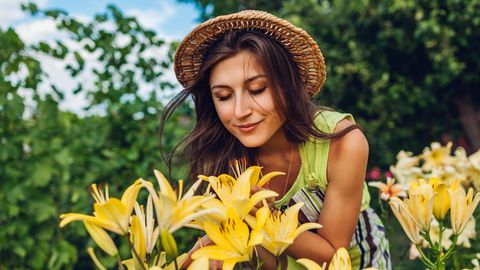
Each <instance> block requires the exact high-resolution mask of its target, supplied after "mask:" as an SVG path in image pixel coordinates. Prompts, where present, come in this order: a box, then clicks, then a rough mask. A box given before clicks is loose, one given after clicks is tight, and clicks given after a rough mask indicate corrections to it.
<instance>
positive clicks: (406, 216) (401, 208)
mask: <svg viewBox="0 0 480 270" xmlns="http://www.w3.org/2000/svg"><path fill="white" fill-rule="evenodd" d="M405 201H406V202H404V201H402V200H400V199H399V198H397V197H393V198H390V201H389V204H390V208H392V212H393V214H394V215H395V217H396V218H397V220H398V221H399V222H400V225H401V226H402V228H403V231H404V232H405V233H406V234H407V236H408V239H410V241H411V242H412V243H414V244H415V245H417V244H419V243H421V242H422V237H421V236H420V229H419V228H418V226H417V224H416V223H415V221H414V219H413V217H412V214H411V213H410V210H409V209H408V207H407V204H408V202H407V201H408V199H406V200H405Z"/></svg>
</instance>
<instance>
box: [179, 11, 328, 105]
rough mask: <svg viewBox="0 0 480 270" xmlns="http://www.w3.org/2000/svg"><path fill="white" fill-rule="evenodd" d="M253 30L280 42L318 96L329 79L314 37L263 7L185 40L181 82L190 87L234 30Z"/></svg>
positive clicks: (219, 20) (213, 23)
mask: <svg viewBox="0 0 480 270" xmlns="http://www.w3.org/2000/svg"><path fill="white" fill-rule="evenodd" d="M241 29H252V30H257V32H260V33H263V34H265V35H267V36H270V37H271V38H273V39H275V40H276V41H278V42H279V43H280V44H281V45H283V46H284V47H285V48H286V49H287V51H288V52H289V53H290V54H291V56H292V58H293V60H294V61H295V63H296V64H297V66H298V68H299V70H300V74H301V76H302V80H303V82H304V85H305V89H306V91H307V92H308V94H309V95H310V96H314V95H316V94H317V93H318V92H319V91H320V88H321V87H322V85H323V84H324V82H325V79H326V67H325V60H324V58H323V55H322V52H321V51H320V48H319V47H318V45H317V43H316V42H315V40H313V38H312V37H311V36H310V35H308V34H307V32H305V31H304V30H303V29H301V28H299V27H297V26H295V25H293V24H292V23H290V22H288V21H287V20H284V19H281V18H278V17H276V16H274V15H272V14H270V13H268V12H265V11H260V10H243V11H240V12H237V13H233V14H228V15H222V16H218V17H215V18H213V19H210V20H208V21H205V22H203V23H201V24H199V25H198V26H197V27H195V29H193V30H192V32H190V33H189V34H188V35H187V36H186V37H185V38H184V39H183V41H182V42H181V44H180V46H179V47H178V49H177V52H176V53H175V57H174V69H175V74H176V76H177V79H178V81H179V82H180V83H181V84H182V85H183V86H184V87H188V86H189V85H190V84H191V83H192V81H193V80H194V79H195V76H196V75H197V74H198V72H199V70H200V67H201V65H202V63H203V60H204V58H205V54H206V52H207V50H208V48H209V47H210V46H211V45H212V44H213V43H214V42H215V41H216V40H217V39H219V38H220V37H222V36H223V34H224V33H225V32H227V31H231V30H241Z"/></svg>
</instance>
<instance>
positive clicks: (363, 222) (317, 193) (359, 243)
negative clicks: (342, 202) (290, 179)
mask: <svg viewBox="0 0 480 270" xmlns="http://www.w3.org/2000/svg"><path fill="white" fill-rule="evenodd" d="M324 198H325V193H324V192H323V191H322V190H321V189H320V188H319V187H318V186H317V187H315V188H314V189H313V190H311V189H308V188H307V187H303V188H301V189H300V190H299V191H298V192H297V193H295V194H294V195H293V197H292V200H291V201H290V202H289V204H290V205H293V204H295V203H298V202H303V203H304V206H303V207H302V208H301V211H300V213H299V222H300V223H305V222H318V217H319V215H320V209H321V208H322V206H323V200H324ZM348 252H349V254H350V258H351V260H352V269H364V268H367V267H375V268H378V269H379V270H384V269H385V270H391V269H392V265H391V260H390V252H389V243H388V240H387V237H386V234H385V227H384V226H383V224H382V221H381V220H380V218H379V217H378V215H377V214H376V213H375V211H374V210H373V209H372V208H367V209H365V210H363V211H362V212H360V216H359V219H358V224H357V227H356V229H355V233H354V234H353V237H352V240H351V241H350V247H349V251H348Z"/></svg>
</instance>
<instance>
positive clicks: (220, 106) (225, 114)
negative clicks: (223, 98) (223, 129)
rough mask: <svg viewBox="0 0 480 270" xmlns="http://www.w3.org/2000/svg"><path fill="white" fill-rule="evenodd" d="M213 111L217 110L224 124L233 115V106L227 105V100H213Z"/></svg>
mask: <svg viewBox="0 0 480 270" xmlns="http://www.w3.org/2000/svg"><path fill="white" fill-rule="evenodd" d="M214 104H215V111H216V112H217V115H218V118H219V119H220V121H221V122H222V123H223V125H226V123H228V122H229V121H230V119H231V118H232V116H233V109H232V108H233V107H232V106H231V105H228V102H214Z"/></svg>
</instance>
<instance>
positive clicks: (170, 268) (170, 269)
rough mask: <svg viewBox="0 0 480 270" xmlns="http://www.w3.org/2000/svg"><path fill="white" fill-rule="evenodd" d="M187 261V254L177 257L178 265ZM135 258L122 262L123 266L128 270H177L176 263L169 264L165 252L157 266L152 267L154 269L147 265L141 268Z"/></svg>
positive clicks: (161, 254)
mask: <svg viewBox="0 0 480 270" xmlns="http://www.w3.org/2000/svg"><path fill="white" fill-rule="evenodd" d="M186 259H187V253H183V254H182V255H180V256H178V257H177V265H182V264H183V263H184V262H185V260H186ZM135 261H136V260H135V258H131V259H128V260H124V261H122V264H123V265H125V266H126V267H127V269H128V270H141V269H148V270H176V268H175V263H174V262H173V261H172V262H170V264H168V265H167V264H166V263H167V258H166V254H165V252H163V251H162V253H160V259H159V261H158V264H157V265H152V267H148V265H147V264H144V265H143V267H144V268H141V267H140V266H139V265H138V263H136V262H135Z"/></svg>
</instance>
